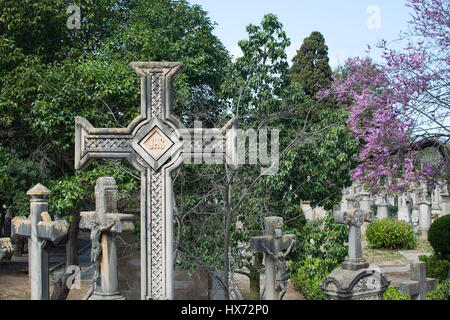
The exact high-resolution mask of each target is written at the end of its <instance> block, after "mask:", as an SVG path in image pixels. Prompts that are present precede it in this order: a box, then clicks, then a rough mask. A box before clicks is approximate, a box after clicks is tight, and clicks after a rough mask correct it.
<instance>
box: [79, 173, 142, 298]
mask: <svg viewBox="0 0 450 320" xmlns="http://www.w3.org/2000/svg"><path fill="white" fill-rule="evenodd" d="M117 193H118V190H117V185H116V181H115V180H114V178H112V177H100V178H98V179H97V183H96V185H95V211H94V212H92V211H90V212H81V220H80V230H82V231H90V232H91V241H92V246H91V262H92V266H93V267H94V269H95V270H94V276H93V280H92V295H90V296H89V297H88V300H124V299H125V298H124V297H123V296H122V295H121V294H120V292H119V280H118V277H117V275H118V269H117V244H116V236H117V235H118V234H120V233H123V232H133V231H134V215H132V214H124V213H118V210H117Z"/></svg>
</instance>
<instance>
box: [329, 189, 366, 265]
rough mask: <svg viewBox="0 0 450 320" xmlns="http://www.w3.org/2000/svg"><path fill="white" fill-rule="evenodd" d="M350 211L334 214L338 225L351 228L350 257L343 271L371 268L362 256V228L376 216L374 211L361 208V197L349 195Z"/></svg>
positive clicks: (349, 238) (349, 237)
mask: <svg viewBox="0 0 450 320" xmlns="http://www.w3.org/2000/svg"><path fill="white" fill-rule="evenodd" d="M346 199H347V201H348V207H349V209H347V210H344V211H337V212H335V213H334V221H335V222H336V223H338V224H346V225H348V226H349V233H348V256H347V258H346V259H345V261H344V262H343V263H342V269H347V270H359V269H363V268H367V267H369V264H368V263H367V262H366V260H365V259H364V258H363V256H362V246H361V226H362V225H363V223H364V222H372V221H373V218H374V214H373V211H372V210H370V209H369V210H364V211H363V210H361V209H360V208H359V197H357V196H354V195H349V196H347V197H346Z"/></svg>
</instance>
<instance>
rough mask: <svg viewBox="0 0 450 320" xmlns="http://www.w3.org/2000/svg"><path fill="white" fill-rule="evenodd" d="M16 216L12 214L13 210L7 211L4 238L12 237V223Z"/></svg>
mask: <svg viewBox="0 0 450 320" xmlns="http://www.w3.org/2000/svg"><path fill="white" fill-rule="evenodd" d="M13 218H14V216H13V215H12V213H11V210H10V209H9V208H8V209H6V214H5V221H4V222H3V237H5V238H10V237H11V221H12V219H13Z"/></svg>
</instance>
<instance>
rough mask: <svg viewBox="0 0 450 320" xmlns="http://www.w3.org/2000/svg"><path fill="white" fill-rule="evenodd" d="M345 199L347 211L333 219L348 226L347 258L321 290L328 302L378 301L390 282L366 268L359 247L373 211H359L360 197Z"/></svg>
mask: <svg viewBox="0 0 450 320" xmlns="http://www.w3.org/2000/svg"><path fill="white" fill-rule="evenodd" d="M347 200H348V201H349V206H350V209H348V210H347V211H343V212H342V211H336V212H335V216H334V220H335V222H336V223H338V224H347V225H348V226H349V240H348V256H347V257H346V259H345V261H344V262H343V263H342V265H341V267H340V268H337V269H335V270H333V271H332V272H331V273H330V274H329V275H328V277H326V278H325V279H324V281H323V282H322V283H321V285H320V287H321V289H322V291H323V292H324V294H325V295H326V296H327V298H328V299H330V300H381V299H382V297H383V293H384V291H386V289H387V288H388V286H389V283H390V282H389V281H388V280H387V278H386V277H385V276H384V275H383V274H382V273H381V272H379V270H376V269H373V268H369V264H368V263H367V261H366V260H365V259H364V258H363V255H362V246H361V226H362V225H363V223H364V222H371V221H373V212H372V210H370V209H369V210H362V209H360V208H359V207H360V205H359V197H355V196H353V195H351V196H348V197H347Z"/></svg>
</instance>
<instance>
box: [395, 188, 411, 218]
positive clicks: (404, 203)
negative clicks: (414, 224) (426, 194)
mask: <svg viewBox="0 0 450 320" xmlns="http://www.w3.org/2000/svg"><path fill="white" fill-rule="evenodd" d="M410 207H411V199H410V198H409V197H408V193H406V192H405V193H403V194H402V195H400V196H399V197H398V220H400V221H405V222H408V223H411V210H410Z"/></svg>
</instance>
